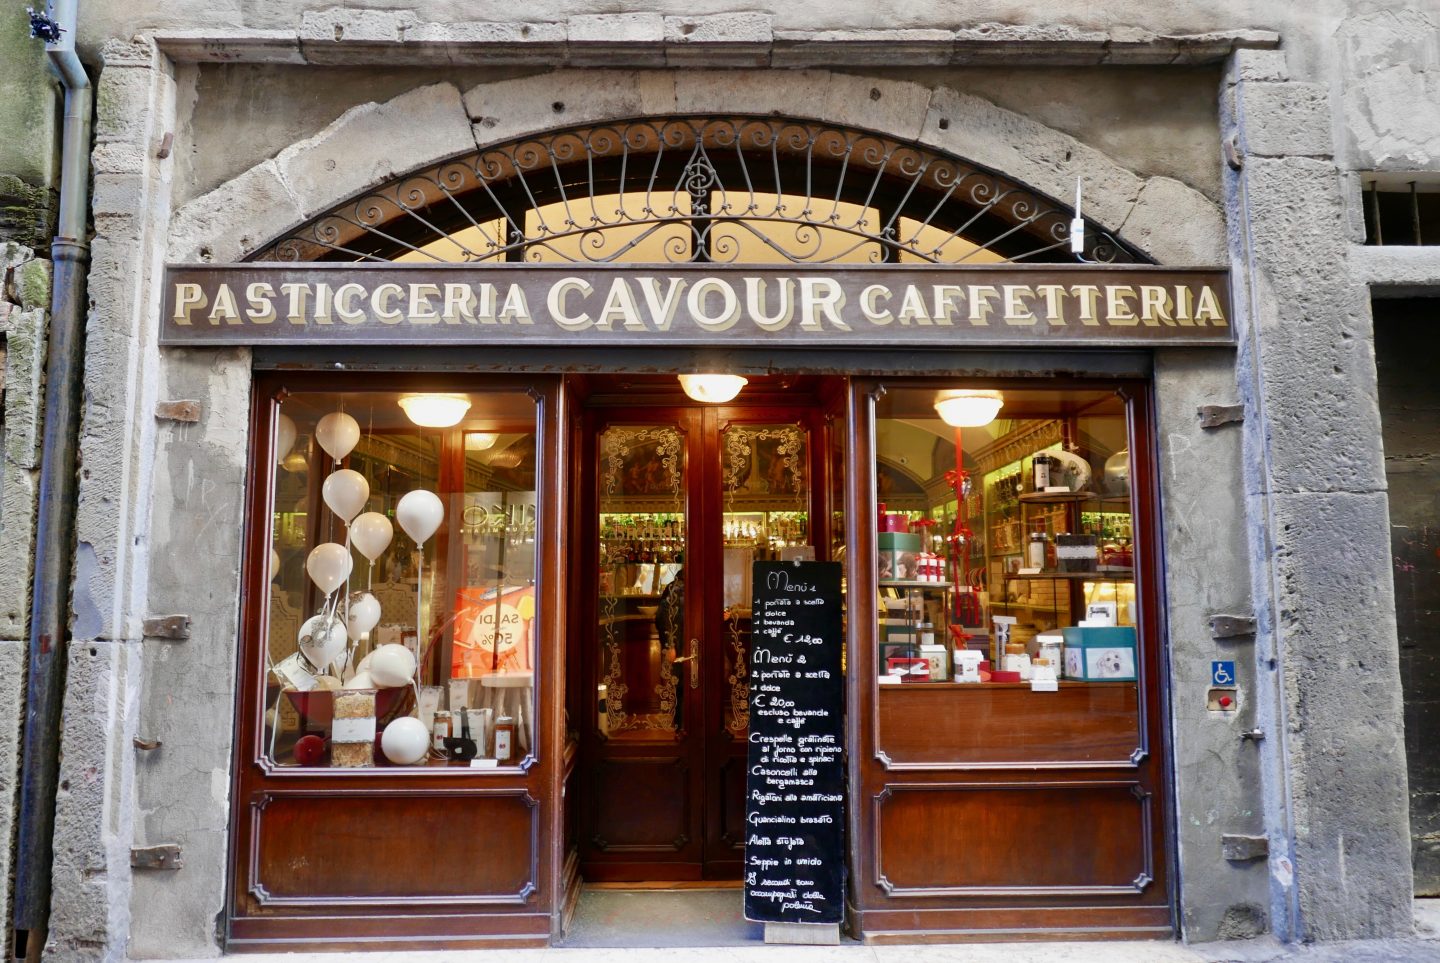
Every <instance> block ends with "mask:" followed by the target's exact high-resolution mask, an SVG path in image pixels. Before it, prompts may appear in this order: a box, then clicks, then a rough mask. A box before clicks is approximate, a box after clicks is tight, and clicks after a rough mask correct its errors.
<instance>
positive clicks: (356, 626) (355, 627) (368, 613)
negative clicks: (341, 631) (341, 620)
mask: <svg viewBox="0 0 1440 963" xmlns="http://www.w3.org/2000/svg"><path fill="white" fill-rule="evenodd" d="M379 624H380V602H379V600H378V599H376V598H375V596H373V595H371V594H370V593H369V592H353V593H351V595H350V608H349V611H347V612H346V614H345V629H346V631H348V632H349V633H350V638H351V639H353V640H355V641H356V642H359V641H360V638H361V636H363V635H364V634H365V633H367V632H369V631H370V630H371V629H373V628H375V626H376V625H379Z"/></svg>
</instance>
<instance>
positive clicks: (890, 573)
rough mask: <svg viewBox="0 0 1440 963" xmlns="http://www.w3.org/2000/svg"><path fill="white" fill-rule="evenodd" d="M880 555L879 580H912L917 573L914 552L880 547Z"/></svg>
mask: <svg viewBox="0 0 1440 963" xmlns="http://www.w3.org/2000/svg"><path fill="white" fill-rule="evenodd" d="M879 556H880V581H882V582H888V581H900V582H909V581H913V580H914V579H915V578H916V576H917V575H918V574H919V573H918V571H917V569H916V566H915V559H916V557H917V556H916V553H915V552H909V551H903V550H901V549H892V548H882V549H881V550H880V552H879Z"/></svg>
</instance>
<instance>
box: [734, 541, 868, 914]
mask: <svg viewBox="0 0 1440 963" xmlns="http://www.w3.org/2000/svg"><path fill="white" fill-rule="evenodd" d="M753 579H754V581H753V584H754V596H753V609H752V629H753V631H752V635H751V641H750V733H749V741H750V751H749V768H748V770H747V773H748V775H747V778H746V786H745V790H746V792H745V800H746V802H745V822H746V836H745V918H746V919H748V920H753V921H756V922H762V923H838V922H840V920H841V917H842V916H843V915H844V896H845V806H844V801H845V761H844V746H845V736H844V730H843V719H844V708H843V705H842V693H843V691H844V690H843V680H842V679H841V675H840V652H841V648H842V647H843V646H844V623H843V620H842V618H841V612H842V605H843V599H842V598H841V595H840V564H839V563H838V562H756V563H755V568H754V576H753Z"/></svg>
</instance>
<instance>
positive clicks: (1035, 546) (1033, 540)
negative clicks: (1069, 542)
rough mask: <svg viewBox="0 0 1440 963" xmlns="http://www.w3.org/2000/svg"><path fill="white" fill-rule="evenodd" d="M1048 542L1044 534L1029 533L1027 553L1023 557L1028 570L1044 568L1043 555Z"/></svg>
mask: <svg viewBox="0 0 1440 963" xmlns="http://www.w3.org/2000/svg"><path fill="white" fill-rule="evenodd" d="M1049 541H1050V540H1049V538H1048V537H1047V536H1046V534H1045V533H1044V532H1031V533H1030V545H1029V551H1028V552H1026V555H1025V560H1026V562H1027V563H1028V564H1029V567H1030V568H1037V569H1043V568H1044V567H1045V555H1046V551H1047V549H1048V543H1049Z"/></svg>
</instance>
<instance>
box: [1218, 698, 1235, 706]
mask: <svg viewBox="0 0 1440 963" xmlns="http://www.w3.org/2000/svg"><path fill="white" fill-rule="evenodd" d="M1232 701H1234V700H1232V699H1231V698H1230V697H1229V696H1221V697H1220V708H1222V709H1228V708H1230V703H1231V702H1232Z"/></svg>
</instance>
